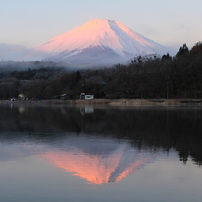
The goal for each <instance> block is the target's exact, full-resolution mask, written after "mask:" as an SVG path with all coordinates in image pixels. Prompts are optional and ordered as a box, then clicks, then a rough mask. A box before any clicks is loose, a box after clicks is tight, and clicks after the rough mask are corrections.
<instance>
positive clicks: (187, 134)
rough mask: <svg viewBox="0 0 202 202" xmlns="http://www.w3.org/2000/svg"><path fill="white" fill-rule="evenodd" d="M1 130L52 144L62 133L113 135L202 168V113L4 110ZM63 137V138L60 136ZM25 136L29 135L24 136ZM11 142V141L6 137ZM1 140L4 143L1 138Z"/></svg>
mask: <svg viewBox="0 0 202 202" xmlns="http://www.w3.org/2000/svg"><path fill="white" fill-rule="evenodd" d="M0 110H1V114H0V120H1V122H0V130H1V131H12V132H15V131H18V132H19V131H21V132H29V133H30V135H29V138H33V139H34V140H39V141H51V140H54V138H58V135H59V134H60V133H61V134H63V135H69V134H71V132H76V133H77V134H79V133H80V132H84V133H86V134H88V135H99V136H100V135H101V136H107V135H110V136H111V137H112V138H118V139H125V138H126V139H129V140H130V141H131V145H132V146H134V147H137V148H138V149H140V150H141V149H145V148H149V149H152V150H153V149H155V150H158V149H159V148H161V149H162V148H163V149H164V150H165V151H166V152H169V150H170V149H172V148H174V149H176V150H177V151H178V152H179V158H180V160H181V161H183V162H186V161H187V159H188V158H189V157H191V158H192V160H193V161H195V162H196V163H197V164H198V165H201V164H202V148H201V142H202V135H201V134H202V117H201V111H202V110H201V109H199V108H198V109H196V108H195V109H185V108H176V109H166V108H161V109H158V110H157V109H153V108H149V109H143V108H136V109H134V110H132V109H126V110H121V109H115V108H108V109H94V113H91V114H81V113H80V109H77V108H67V107H66V108H63V107H59V106H58V107H52V108H50V107H29V106H27V107H26V106H23V107H21V108H20V107H19V108H15V107H14V108H9V107H7V108H6V107H1V109H0ZM61 134H60V135H61ZM25 135H26V134H25ZM7 138H8V137H7ZM0 139H3V137H2V136H1V137H0Z"/></svg>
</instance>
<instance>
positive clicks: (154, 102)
mask: <svg viewBox="0 0 202 202" xmlns="http://www.w3.org/2000/svg"><path fill="white" fill-rule="evenodd" d="M0 104H14V105H17V104H40V105H42V104H46V105H61V104H62V105H68V106H74V105H75V106H77V105H81V106H82V105H96V106H99V105H102V106H192V105H193V106H202V99H94V100H29V101H20V100H16V101H8V100H1V101H0Z"/></svg>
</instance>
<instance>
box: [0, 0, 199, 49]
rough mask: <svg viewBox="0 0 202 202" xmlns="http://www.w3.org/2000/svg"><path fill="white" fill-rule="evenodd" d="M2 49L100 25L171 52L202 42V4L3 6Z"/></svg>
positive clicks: (129, 1) (72, 1)
mask: <svg viewBox="0 0 202 202" xmlns="http://www.w3.org/2000/svg"><path fill="white" fill-rule="evenodd" d="M0 3H1V4H0V5H1V6H0V27H1V31H0V43H6V44H16V45H23V46H26V47H33V46H36V45H39V44H41V43H44V42H46V41H48V40H49V39H51V38H53V37H55V36H58V35H60V34H63V33H65V32H68V31H70V30H72V29H74V28H76V27H78V26H81V25H82V24H84V23H86V22H88V21H89V20H94V19H109V20H116V21H120V22H121V23H123V24H124V25H126V26H127V27H129V28H130V29H132V30H134V31H135V32H138V33H139V34H142V35H143V36H145V37H147V38H149V39H152V40H154V41H156V42H158V43H160V44H162V45H165V46H174V47H179V46H180V45H182V44H183V43H186V44H187V45H188V46H189V47H192V46H193V45H194V44H195V43H196V42H198V41H201V40H202V26H201V19H202V12H201V8H202V1H201V0H193V1H190V0H189V1H188V0H170V1H162V0H124V1H122V0H96V1H95V0H58V1H56V0H6V1H5V0H0Z"/></svg>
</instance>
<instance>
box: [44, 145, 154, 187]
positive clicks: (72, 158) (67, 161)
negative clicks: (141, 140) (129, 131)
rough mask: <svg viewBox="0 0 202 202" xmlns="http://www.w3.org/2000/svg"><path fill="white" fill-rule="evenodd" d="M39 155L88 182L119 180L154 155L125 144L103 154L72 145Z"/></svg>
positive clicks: (100, 182) (99, 182) (101, 182)
mask: <svg viewBox="0 0 202 202" xmlns="http://www.w3.org/2000/svg"><path fill="white" fill-rule="evenodd" d="M117 146H118V147H117ZM41 157H43V158H46V159H48V160H49V161H50V162H51V163H52V164H53V165H54V166H56V167H59V168H62V169H64V170H66V171H67V172H72V173H73V175H75V176H79V177H81V178H84V179H86V180H87V181H88V182H90V183H94V184H104V183H109V182H117V181H121V180H122V179H123V178H124V177H126V176H128V175H129V174H130V173H132V172H133V171H135V170H137V169H139V168H141V167H142V166H144V165H146V164H147V163H149V161H150V160H151V159H153V157H154V155H152V154H148V153H138V152H136V151H135V150H133V149H132V148H129V147H128V145H127V144H116V147H115V150H114V151H113V152H110V153H109V154H105V155H96V154H95V155H93V154H87V153H84V152H83V151H82V150H81V149H80V148H77V149H75V147H74V149H73V150H68V151H49V152H46V153H44V154H43V155H41Z"/></svg>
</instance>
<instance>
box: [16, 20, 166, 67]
mask: <svg viewBox="0 0 202 202" xmlns="http://www.w3.org/2000/svg"><path fill="white" fill-rule="evenodd" d="M167 52H169V48H167V47H165V46H163V45H161V44H158V43H156V42H154V41H152V40H150V39H148V38H146V37H144V36H142V35H140V34H138V33H136V32H134V31H133V30H131V29H129V28H127V27H126V26H125V25H123V24H122V23H120V22H117V21H114V20H99V19H98V20H92V21H89V22H87V23H85V24H84V25H82V26H80V27H78V28H76V29H73V30H71V31H69V32H67V33H65V34H62V35H60V36H57V37H55V38H53V39H51V40H49V41H47V42H45V43H43V44H41V45H38V46H36V47H34V48H33V49H31V50H27V51H23V52H22V56H21V57H19V53H18V56H17V57H18V58H19V59H17V60H45V61H53V62H67V63H70V64H115V63H118V62H127V61H129V60H130V59H132V58H133V57H135V56H139V55H141V56H143V55H150V54H159V55H163V54H166V53H167ZM14 60H16V58H14Z"/></svg>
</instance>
